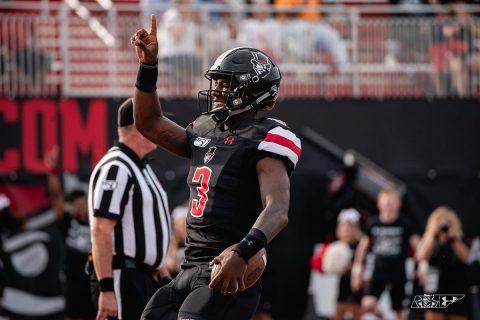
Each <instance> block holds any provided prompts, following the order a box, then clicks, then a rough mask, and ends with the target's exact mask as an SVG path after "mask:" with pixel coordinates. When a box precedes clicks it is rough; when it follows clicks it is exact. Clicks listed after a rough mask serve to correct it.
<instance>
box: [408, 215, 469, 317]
mask: <svg viewBox="0 0 480 320" xmlns="http://www.w3.org/2000/svg"><path fill="white" fill-rule="evenodd" d="M462 237H463V231H462V224H461V222H460V220H459V219H458V216H457V214H456V213H455V212H454V211H453V210H451V209H450V208H447V207H439V208H437V209H435V211H433V212H432V214H431V215H430V217H429V218H428V222H427V226H426V228H425V233H424V234H423V237H422V240H421V241H420V243H419V245H418V250H417V252H416V258H417V260H418V261H419V262H420V263H422V262H427V263H428V264H429V267H428V268H427V270H428V269H430V270H429V271H428V273H430V274H431V275H433V277H432V276H430V281H429V282H430V283H429V284H428V285H427V284H426V283H425V282H426V281H425V278H426V276H427V274H426V273H427V272H425V271H426V270H425V269H423V270H422V271H424V272H423V274H422V273H421V274H420V282H421V283H423V284H424V285H425V286H424V291H425V293H426V294H464V295H465V298H463V299H461V300H459V301H456V302H455V303H452V304H450V305H449V306H448V307H446V308H438V309H431V310H429V311H427V312H426V313H425V318H426V319H427V320H447V319H452V320H453V319H455V320H466V319H467V318H468V312H469V310H468V306H469V305H470V293H469V279H468V269H467V268H468V267H467V262H468V258H469V254H470V252H469V249H468V247H467V246H466V245H465V244H464V243H463V242H462Z"/></svg>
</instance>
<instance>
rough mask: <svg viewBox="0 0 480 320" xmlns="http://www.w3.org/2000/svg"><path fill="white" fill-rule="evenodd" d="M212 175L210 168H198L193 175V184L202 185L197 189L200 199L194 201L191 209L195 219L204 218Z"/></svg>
mask: <svg viewBox="0 0 480 320" xmlns="http://www.w3.org/2000/svg"><path fill="white" fill-rule="evenodd" d="M211 175H212V169H210V168H208V167H200V168H197V169H196V170H195V173H194V174H193V178H192V182H194V183H200V186H198V187H197V192H198V194H197V195H198V199H193V200H192V208H191V209H190V213H191V214H192V216H194V217H197V218H199V217H201V216H203V210H205V205H206V204H207V201H208V195H207V192H208V189H209V188H208V183H209V182H210V177H211Z"/></svg>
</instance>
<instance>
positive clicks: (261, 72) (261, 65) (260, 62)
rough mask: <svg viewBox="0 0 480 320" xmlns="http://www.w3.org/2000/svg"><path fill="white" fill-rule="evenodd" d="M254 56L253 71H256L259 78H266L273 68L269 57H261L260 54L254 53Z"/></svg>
mask: <svg viewBox="0 0 480 320" xmlns="http://www.w3.org/2000/svg"><path fill="white" fill-rule="evenodd" d="M252 54H253V59H252V60H250V61H251V62H252V64H253V70H255V73H256V74H257V76H259V77H262V78H265V77H266V76H267V75H268V74H269V73H270V69H271V68H272V65H271V64H270V61H268V58H267V57H264V58H262V57H259V56H258V52H252ZM262 56H263V55H262Z"/></svg>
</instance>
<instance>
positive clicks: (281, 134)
mask: <svg viewBox="0 0 480 320" xmlns="http://www.w3.org/2000/svg"><path fill="white" fill-rule="evenodd" d="M150 23H151V26H150V32H147V31H146V30H144V29H141V30H139V31H137V32H136V33H135V34H134V35H133V36H132V38H131V42H132V44H133V45H134V46H135V50H136V53H137V56H138V59H139V61H140V68H139V72H138V77H137V82H136V84H135V87H136V89H135V93H134V117H135V125H136V126H137V128H138V130H139V131H140V132H142V134H143V135H145V136H146V137H147V138H148V139H150V140H151V141H153V142H155V143H156V144H158V145H159V146H161V147H163V148H164V149H166V150H168V151H170V152H172V153H174V154H176V155H179V156H182V157H187V158H190V159H191V165H190V172H189V175H188V181H187V182H188V185H189V186H190V203H189V212H188V215H187V243H186V246H187V247H186V251H185V262H184V264H183V265H182V270H181V272H180V273H179V274H178V275H177V277H176V278H175V279H174V280H173V281H172V282H171V283H170V284H169V285H167V286H165V287H163V288H162V289H160V290H159V291H157V292H156V294H155V295H154V296H153V297H152V299H151V300H150V302H149V303H148V305H147V306H146V308H145V310H144V313H143V315H142V319H156V320H158V319H177V317H178V319H209V320H212V319H249V318H250V317H251V316H252V314H253V313H254V312H255V309H256V307H257V304H258V301H259V298H260V285H259V283H258V282H257V283H256V284H255V285H253V286H251V287H250V288H248V289H245V285H244V281H243V276H244V274H245V271H246V270H247V262H248V260H249V258H250V257H252V256H253V255H255V253H257V252H258V251H260V250H261V249H262V248H264V247H266V246H267V244H268V242H270V241H271V240H272V239H273V238H274V237H275V236H276V235H277V234H278V233H279V232H280V231H281V230H282V229H283V228H285V226H286V225H287V221H288V216H287V212H288V207H289V194H290V193H289V186H290V182H289V176H290V174H291V172H292V170H293V169H294V167H295V165H296V163H297V161H298V159H299V156H300V152H301V144H300V140H299V139H298V138H297V137H296V135H295V134H294V133H292V132H291V131H290V129H289V128H288V127H287V126H286V124H285V123H283V122H281V121H278V120H275V119H269V118H263V117H262V118H261V117H256V115H257V111H258V110H271V109H272V108H273V107H274V105H275V102H276V99H277V95H278V90H279V86H280V79H281V74H280V70H279V68H278V66H277V64H276V63H275V62H273V61H272V59H270V57H268V56H267V55H266V54H265V53H263V52H262V51H260V50H256V49H252V48H234V49H231V50H228V51H226V52H224V53H223V54H221V55H220V56H219V57H218V58H217V60H216V61H215V63H214V64H213V66H212V67H211V68H210V69H209V70H208V71H207V72H206V74H205V76H206V78H207V79H208V80H210V89H209V90H203V91H200V92H199V96H203V97H205V98H206V99H204V101H206V102H207V103H208V105H209V111H207V112H205V113H203V114H202V115H200V116H199V117H198V118H196V119H195V121H193V122H192V123H191V124H190V125H188V126H187V128H186V129H185V128H182V127H181V126H179V125H177V124H176V123H174V122H172V121H171V120H169V119H168V118H166V117H165V116H164V115H163V113H162V109H161V107H160V103H159V100H158V97H157V94H156V81H157V75H158V70H157V52H158V42H157V37H156V34H157V30H156V18H155V16H153V15H152V16H151V21H150ZM232 244H237V245H236V246H235V247H234V249H232V250H231V251H228V250H227V251H226V252H223V253H222V251H223V250H224V249H225V248H227V247H229V246H230V245H232ZM213 263H214V264H219V265H220V270H219V272H218V273H216V276H214V277H213V278H212V279H211V277H210V274H211V268H212V264H213Z"/></svg>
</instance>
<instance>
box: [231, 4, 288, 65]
mask: <svg viewBox="0 0 480 320" xmlns="http://www.w3.org/2000/svg"><path fill="white" fill-rule="evenodd" d="M251 4H252V5H251V6H250V8H251V10H252V11H251V17H249V18H247V19H245V20H244V21H243V22H242V23H240V24H239V26H238V34H237V42H238V44H239V45H240V46H246V47H252V48H258V49H260V50H262V51H264V52H265V53H267V54H268V55H270V56H271V57H272V59H274V60H279V54H280V49H281V47H280V45H281V43H280V42H281V33H280V32H278V30H279V28H280V26H279V23H278V21H277V20H276V19H274V18H272V16H271V13H270V11H269V10H270V5H269V4H268V0H252V1H251Z"/></svg>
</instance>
